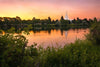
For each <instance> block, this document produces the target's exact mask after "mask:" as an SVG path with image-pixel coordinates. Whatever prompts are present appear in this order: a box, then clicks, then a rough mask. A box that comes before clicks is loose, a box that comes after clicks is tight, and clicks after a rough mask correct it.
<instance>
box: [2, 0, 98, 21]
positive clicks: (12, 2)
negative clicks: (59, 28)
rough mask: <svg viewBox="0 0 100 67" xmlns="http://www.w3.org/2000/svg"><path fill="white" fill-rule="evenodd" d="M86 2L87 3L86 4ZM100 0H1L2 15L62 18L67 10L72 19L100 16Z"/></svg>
mask: <svg viewBox="0 0 100 67" xmlns="http://www.w3.org/2000/svg"><path fill="white" fill-rule="evenodd" d="M84 4H85V5H84ZM98 7H100V1H97V0H84V1H83V0H67V1H66V0H28V1H27V0H0V9H1V10H0V17H16V16H19V17H21V19H32V18H33V17H35V18H38V19H47V18H48V17H51V18H52V19H54V20H55V19H60V18H61V16H65V14H66V11H67V12H68V17H69V18H70V19H74V18H77V17H79V18H81V19H83V18H87V19H88V18H94V17H97V18H100V13H99V12H100V8H98Z"/></svg>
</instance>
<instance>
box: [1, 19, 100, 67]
mask: <svg viewBox="0 0 100 67" xmlns="http://www.w3.org/2000/svg"><path fill="white" fill-rule="evenodd" d="M99 34H100V22H97V21H96V22H94V24H93V25H92V26H91V28H90V34H88V35H87V36H86V37H87V39H86V40H84V41H81V40H77V41H76V42H75V43H73V44H69V45H66V46H64V47H63V48H61V47H58V48H54V47H52V48H49V47H48V48H46V49H43V48H42V47H39V48H36V44H33V45H32V46H27V42H28V41H27V40H26V38H25V37H24V36H22V35H16V36H14V35H12V34H5V35H0V67H100V35H99Z"/></svg>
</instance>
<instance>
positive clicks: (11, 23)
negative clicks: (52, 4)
mask: <svg viewBox="0 0 100 67" xmlns="http://www.w3.org/2000/svg"><path fill="white" fill-rule="evenodd" d="M94 22H97V19H96V18H94V19H89V20H87V19H86V18H85V19H80V18H77V19H73V20H64V18H63V16H62V17H61V19H60V20H51V18H50V17H48V19H43V20H40V19H36V18H35V17H33V19H32V20H22V19H21V18H20V17H18V16H17V17H15V18H10V17H0V30H4V31H6V32H7V31H9V29H13V30H15V32H19V31H22V30H27V29H28V30H34V31H37V30H38V31H40V30H50V29H61V30H66V29H70V28H73V29H75V28H89V27H90V26H91V24H93V23H94Z"/></svg>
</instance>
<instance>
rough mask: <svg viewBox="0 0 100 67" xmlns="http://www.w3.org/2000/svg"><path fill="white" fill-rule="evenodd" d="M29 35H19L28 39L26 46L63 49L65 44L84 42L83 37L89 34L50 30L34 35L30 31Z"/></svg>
mask: <svg viewBox="0 0 100 67" xmlns="http://www.w3.org/2000/svg"><path fill="white" fill-rule="evenodd" d="M29 33H30V34H29V35H26V34H24V33H23V32H22V33H21V34H22V35H24V36H25V37H26V38H27V39H28V46H30V45H32V44H33V43H34V42H35V43H37V46H42V47H44V48H46V47H47V46H49V47H52V46H53V47H58V46H61V47H63V46H64V45H65V44H68V43H74V42H75V40H76V39H81V40H84V39H85V36H84V35H86V34H87V33H89V29H69V30H64V31H63V30H50V31H40V32H35V33H34V31H30V32H29Z"/></svg>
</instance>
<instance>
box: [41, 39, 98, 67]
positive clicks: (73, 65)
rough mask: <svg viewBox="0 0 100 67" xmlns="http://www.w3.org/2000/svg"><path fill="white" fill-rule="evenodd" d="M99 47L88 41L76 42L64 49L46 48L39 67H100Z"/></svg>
mask: <svg viewBox="0 0 100 67" xmlns="http://www.w3.org/2000/svg"><path fill="white" fill-rule="evenodd" d="M99 51H100V47H98V46H94V45H93V44H92V43H91V42H90V41H88V40H85V41H80V40H78V41H76V42H75V43H74V44H70V45H69V46H65V47H64V48H58V49H55V48H47V49H46V50H44V51H43V53H42V55H41V56H40V67H100V52H99Z"/></svg>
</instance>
